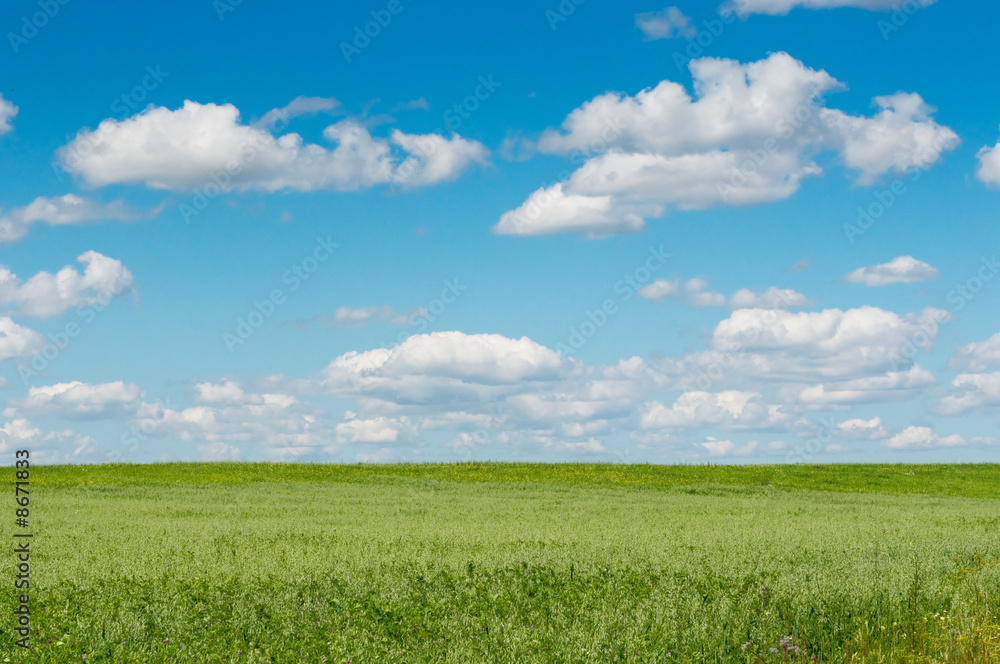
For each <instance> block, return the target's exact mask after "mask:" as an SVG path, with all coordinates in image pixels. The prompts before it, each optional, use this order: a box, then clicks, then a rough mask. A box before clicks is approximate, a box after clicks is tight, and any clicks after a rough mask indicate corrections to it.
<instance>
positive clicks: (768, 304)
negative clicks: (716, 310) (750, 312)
mask: <svg viewBox="0 0 1000 664" xmlns="http://www.w3.org/2000/svg"><path fill="white" fill-rule="evenodd" d="M682 294H683V295H685V296H686V298H685V299H686V301H687V303H688V304H690V305H692V306H695V307H715V306H720V307H721V306H724V305H726V304H727V300H726V296H725V295H723V294H722V293H717V292H715V291H710V290H708V282H707V281H705V280H704V279H700V278H694V279H688V280H687V282H685V283H684V285H683V288H682V287H681V282H680V280H678V279H674V280H672V281H670V280H667V279H657V280H655V281H653V282H651V283H649V284H646V285H645V286H643V287H642V288H640V289H639V290H638V291H636V295H638V296H639V297H644V298H646V299H647V300H653V301H654V302H662V301H663V300H667V299H670V298H675V296H678V297H679V296H680V295H682ZM728 304H729V306H730V307H731V308H733V309H747V308H766V309H783V308H787V307H801V306H805V305H807V304H809V299H808V298H807V297H806V296H805V295H803V294H802V293H799V292H796V291H794V290H791V289H789V288H775V287H774V286H771V287H770V288H768V289H767V290H766V291H764V292H763V293H762V292H759V291H757V290H753V289H750V288H741V289H740V290H738V291H736V292H735V293H733V294H732V295H731V296H730V297H729V299H728Z"/></svg>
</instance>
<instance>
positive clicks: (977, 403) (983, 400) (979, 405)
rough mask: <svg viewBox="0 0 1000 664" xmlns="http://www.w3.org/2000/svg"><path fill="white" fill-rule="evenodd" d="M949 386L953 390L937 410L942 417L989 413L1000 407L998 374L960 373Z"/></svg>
mask: <svg viewBox="0 0 1000 664" xmlns="http://www.w3.org/2000/svg"><path fill="white" fill-rule="evenodd" d="M951 384H952V387H953V388H954V389H953V390H952V392H951V393H950V394H948V395H946V396H944V397H943V398H942V399H941V402H940V403H939V404H938V408H937V410H938V411H939V412H941V413H942V414H944V415H961V414H963V413H970V412H972V413H976V412H989V411H991V410H992V409H994V408H996V407H997V406H1000V372H994V373H962V374H959V375H957V376H956V377H955V380H953V381H952V383H951Z"/></svg>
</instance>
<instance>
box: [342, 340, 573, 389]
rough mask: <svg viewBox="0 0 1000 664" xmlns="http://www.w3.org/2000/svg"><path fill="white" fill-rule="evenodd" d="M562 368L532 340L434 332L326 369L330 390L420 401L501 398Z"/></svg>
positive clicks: (551, 376)
mask: <svg viewBox="0 0 1000 664" xmlns="http://www.w3.org/2000/svg"><path fill="white" fill-rule="evenodd" d="M562 370H563V360H562V359H561V358H560V357H559V354H558V353H556V352H554V351H552V350H549V349H548V348H546V347H544V346H541V345H539V344H537V343H535V342H534V341H532V340H530V339H528V338H527V337H522V338H520V339H508V338H507V337H503V336H501V335H498V334H472V335H469V334H463V333H461V332H434V333H432V334H420V335H414V336H411V337H409V338H407V339H406V340H405V341H404V342H403V343H401V344H399V345H398V346H394V347H392V348H377V349H374V350H370V351H365V352H363V353H358V352H353V351H352V352H350V353H346V354H344V355H341V356H340V357H338V358H337V359H335V360H334V361H333V362H331V363H330V364H329V366H327V368H326V371H325V387H326V388H327V389H329V390H332V391H334V392H336V393H341V394H356V393H364V394H381V395H384V396H386V397H389V398H392V399H394V400H400V401H407V400H412V401H414V402H420V401H425V400H428V399H431V400H433V399H440V398H441V396H442V395H444V394H455V395H464V396H471V394H472V393H478V394H488V393H492V394H498V393H502V392H505V391H507V390H505V388H507V387H509V386H511V385H515V386H516V385H520V384H522V383H525V382H527V381H551V380H555V379H556V378H558V377H559V376H560V374H561V371H562Z"/></svg>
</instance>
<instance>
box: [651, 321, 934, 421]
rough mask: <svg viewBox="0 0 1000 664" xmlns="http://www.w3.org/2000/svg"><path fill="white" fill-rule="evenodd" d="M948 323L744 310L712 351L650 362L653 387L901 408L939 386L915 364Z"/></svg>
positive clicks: (711, 343)
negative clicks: (764, 391)
mask: <svg viewBox="0 0 1000 664" xmlns="http://www.w3.org/2000/svg"><path fill="white" fill-rule="evenodd" d="M946 319H947V312H944V311H942V310H937V309H926V310H925V311H923V312H921V313H919V314H905V315H899V314H896V313H894V312H891V311H886V310H883V309H879V308H877V307H859V308H857V309H848V310H846V311H844V310H840V309H826V310H823V311H803V312H798V313H793V312H789V311H786V310H779V309H739V310H736V311H734V312H733V313H732V314H731V315H730V316H729V317H728V318H726V319H724V320H722V321H720V322H719V324H718V325H717V326H716V327H715V330H714V331H713V333H712V335H711V337H710V338H709V340H708V348H707V349H706V350H703V351H691V352H688V353H687V354H685V355H683V356H681V357H678V358H669V357H667V358H658V359H653V360H650V363H649V371H650V373H651V375H652V376H654V377H655V378H654V379H652V380H649V381H647V382H648V383H649V384H655V385H657V386H659V387H661V388H663V389H681V390H684V391H702V392H719V391H722V390H741V391H762V389H763V388H764V387H766V388H768V390H769V394H770V396H769V397H768V401H769V402H770V403H778V404H791V405H795V404H798V405H801V406H805V407H808V408H813V409H826V408H843V407H847V406H850V405H851V404H859V403H864V402H869V401H870V402H878V401H898V400H902V399H906V398H909V397H912V396H914V395H917V394H920V393H922V392H923V391H925V390H926V389H927V388H930V387H932V386H933V385H934V384H935V383H936V380H935V378H934V376H933V375H932V374H931V373H930V372H928V371H927V370H925V369H924V368H922V367H920V366H919V365H918V364H916V362H915V358H916V356H917V354H918V353H921V352H924V351H926V350H928V349H930V348H931V346H932V344H933V342H934V340H935V339H936V337H937V332H938V324H939V322H940V321H941V320H946Z"/></svg>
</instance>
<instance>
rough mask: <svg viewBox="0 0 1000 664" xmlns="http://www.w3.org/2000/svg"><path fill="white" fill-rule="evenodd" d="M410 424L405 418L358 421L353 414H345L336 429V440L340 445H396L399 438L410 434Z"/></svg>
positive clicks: (379, 418) (374, 418)
mask: <svg viewBox="0 0 1000 664" xmlns="http://www.w3.org/2000/svg"><path fill="white" fill-rule="evenodd" d="M412 428H413V427H412V424H411V423H410V421H409V419H408V418H406V417H403V418H399V419H394V418H389V417H373V418H371V419H358V418H357V417H355V415H354V413H352V412H348V413H346V414H345V419H344V421H343V422H339V423H338V424H337V427H336V431H337V439H338V440H339V441H340V442H342V443H382V444H386V443H396V442H399V440H400V437H401V436H403V435H405V434H407V433H408V432H409V433H412Z"/></svg>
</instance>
